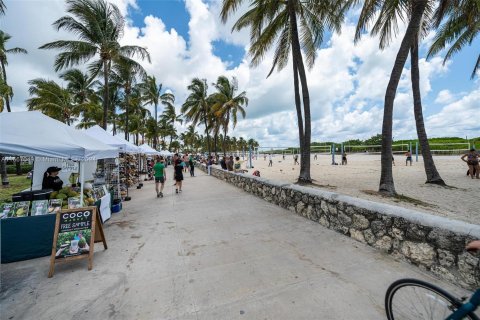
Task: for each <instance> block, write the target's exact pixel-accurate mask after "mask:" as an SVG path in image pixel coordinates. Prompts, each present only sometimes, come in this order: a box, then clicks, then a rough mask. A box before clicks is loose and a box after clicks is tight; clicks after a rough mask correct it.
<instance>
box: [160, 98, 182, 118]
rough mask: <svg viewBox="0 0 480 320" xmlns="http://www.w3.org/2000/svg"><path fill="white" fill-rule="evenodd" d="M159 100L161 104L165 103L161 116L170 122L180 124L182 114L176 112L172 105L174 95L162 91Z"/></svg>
mask: <svg viewBox="0 0 480 320" xmlns="http://www.w3.org/2000/svg"><path fill="white" fill-rule="evenodd" d="M161 102H162V104H163V105H165V109H164V110H163V112H162V115H161V118H162V119H165V120H166V121H167V122H169V123H171V124H175V122H178V123H180V124H182V123H183V119H182V115H181V114H177V112H176V110H175V106H174V105H173V104H174V103H175V96H174V95H173V94H171V93H164V94H163V95H162V100H161Z"/></svg>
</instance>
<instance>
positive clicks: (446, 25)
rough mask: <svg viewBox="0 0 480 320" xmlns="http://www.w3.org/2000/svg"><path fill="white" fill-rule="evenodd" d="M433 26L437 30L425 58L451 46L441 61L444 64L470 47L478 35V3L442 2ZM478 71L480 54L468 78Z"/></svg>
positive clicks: (479, 31)
mask: <svg viewBox="0 0 480 320" xmlns="http://www.w3.org/2000/svg"><path fill="white" fill-rule="evenodd" d="M446 19H447V20H446ZM445 20H446V21H445ZM442 23H443V24H442ZM435 26H436V27H438V28H439V29H438V32H437V34H436V35H435V38H434V41H433V44H432V46H431V48H430V50H429V51H428V55H427V58H430V57H432V56H433V55H435V54H437V53H438V52H440V51H441V50H443V49H444V48H446V47H447V46H449V45H450V44H451V45H450V48H449V49H448V50H447V53H446V54H445V58H444V59H443V63H444V64H445V62H446V61H447V60H448V59H450V58H451V57H452V56H453V55H454V54H455V53H457V52H459V51H460V50H462V49H463V47H465V46H466V45H471V44H472V43H473V40H475V38H476V37H477V36H478V34H479V33H480V6H479V5H478V1H472V0H445V1H442V3H441V5H439V6H438V8H437V11H436V12H435ZM479 71H480V54H479V55H478V57H477V61H476V63H475V65H474V67H473V70H472V74H471V75H470V78H471V79H473V78H475V75H477V74H478V72H479Z"/></svg>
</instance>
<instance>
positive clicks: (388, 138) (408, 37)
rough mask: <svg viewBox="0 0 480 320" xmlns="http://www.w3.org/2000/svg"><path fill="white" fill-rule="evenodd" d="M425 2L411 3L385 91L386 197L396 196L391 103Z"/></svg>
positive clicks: (383, 163) (382, 185) (383, 176)
mask: <svg viewBox="0 0 480 320" xmlns="http://www.w3.org/2000/svg"><path fill="white" fill-rule="evenodd" d="M426 4H427V1H426V0H416V1H414V3H413V11H412V18H411V20H410V22H409V23H408V27H407V30H406V31H405V36H404V37H403V40H402V44H401V45H400V49H399V50H398V53H397V57H396V59H395V64H394V66H393V69H392V73H391V74H390V81H389V82H388V86H387V91H386V92H385V106H384V109H383V124H382V160H381V174H380V186H379V191H380V192H381V193H384V194H387V195H391V196H393V195H396V191H395V184H394V183H393V172H392V129H393V103H394V101H395V94H396V92H397V87H398V82H399V81H400V77H401V75H402V70H403V67H404V66H405V62H406V61H407V58H408V52H409V50H410V46H411V45H412V43H413V40H414V37H415V35H416V34H417V33H418V29H419V27H420V22H421V20H422V16H423V12H424V11H425V6H426Z"/></svg>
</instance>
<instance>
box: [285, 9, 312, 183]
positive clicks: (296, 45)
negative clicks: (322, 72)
mask: <svg viewBox="0 0 480 320" xmlns="http://www.w3.org/2000/svg"><path fill="white" fill-rule="evenodd" d="M287 5H288V8H289V9H288V11H289V16H290V30H291V37H292V60H293V64H294V67H293V69H294V86H295V106H296V107H297V118H298V123H299V133H300V153H301V159H300V176H299V177H298V182H300V183H311V182H312V178H311V177H310V140H311V123H310V122H311V117H310V95H309V92H308V85H307V76H306V73H305V67H304V65H303V58H302V52H301V48H300V40H299V37H298V28H297V16H296V13H295V8H294V4H293V2H292V1H291V0H288V4H287ZM299 76H300V82H301V85H302V98H303V115H304V117H305V119H303V116H302V109H301V104H300V92H299V91H300V90H299V84H298V77H299ZM303 120H305V122H303ZM300 124H301V125H300Z"/></svg>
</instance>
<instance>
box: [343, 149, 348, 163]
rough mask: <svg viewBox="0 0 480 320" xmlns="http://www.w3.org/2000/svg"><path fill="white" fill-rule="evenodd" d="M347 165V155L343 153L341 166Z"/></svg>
mask: <svg viewBox="0 0 480 320" xmlns="http://www.w3.org/2000/svg"><path fill="white" fill-rule="evenodd" d="M347 163H348V161H347V154H346V153H345V152H344V153H343V154H342V166H346V165H347Z"/></svg>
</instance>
